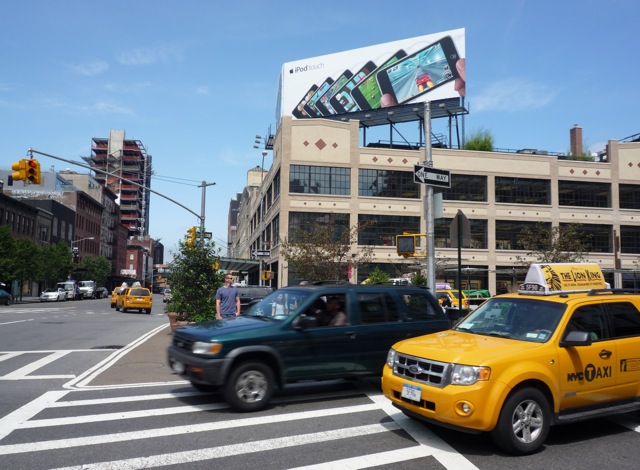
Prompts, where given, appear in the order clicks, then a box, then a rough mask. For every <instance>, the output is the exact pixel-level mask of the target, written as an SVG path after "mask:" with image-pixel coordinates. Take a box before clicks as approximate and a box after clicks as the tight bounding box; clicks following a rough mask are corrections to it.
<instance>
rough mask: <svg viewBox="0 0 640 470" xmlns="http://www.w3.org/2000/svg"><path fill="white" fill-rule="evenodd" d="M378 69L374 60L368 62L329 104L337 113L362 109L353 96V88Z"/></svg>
mask: <svg viewBox="0 0 640 470" xmlns="http://www.w3.org/2000/svg"><path fill="white" fill-rule="evenodd" d="M375 69H376V64H375V63H374V62H372V61H369V62H367V63H366V64H365V65H364V66H363V67H362V68H361V69H360V70H358V71H357V72H356V74H355V75H353V76H352V77H351V80H349V81H348V82H347V83H345V84H344V86H342V87H341V88H340V89H339V90H338V91H337V92H336V93H335V94H334V95H333V96H332V97H331V98H330V99H329V104H330V105H331V107H332V108H333V109H334V110H335V112H336V114H343V113H350V112H353V111H360V108H359V107H358V105H357V104H356V102H355V101H354V99H353V97H352V96H351V90H353V88H354V87H355V86H356V85H357V84H358V83H360V82H361V81H362V80H364V79H365V78H367V76H369V74H370V73H371V72H373V71H374V70H375Z"/></svg>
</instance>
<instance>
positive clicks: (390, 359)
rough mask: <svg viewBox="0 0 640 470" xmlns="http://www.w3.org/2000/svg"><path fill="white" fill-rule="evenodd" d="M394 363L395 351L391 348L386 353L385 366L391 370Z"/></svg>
mask: <svg viewBox="0 0 640 470" xmlns="http://www.w3.org/2000/svg"><path fill="white" fill-rule="evenodd" d="M395 362H396V351H395V350H394V349H393V348H391V349H389V352H388V353H387V365H388V366H389V367H390V368H392V369H393V365H394V364H395Z"/></svg>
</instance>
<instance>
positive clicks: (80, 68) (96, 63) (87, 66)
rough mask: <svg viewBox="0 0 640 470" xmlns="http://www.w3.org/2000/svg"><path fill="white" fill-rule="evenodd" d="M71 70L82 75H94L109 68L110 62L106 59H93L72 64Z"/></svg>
mask: <svg viewBox="0 0 640 470" xmlns="http://www.w3.org/2000/svg"><path fill="white" fill-rule="evenodd" d="M71 70H73V71H74V72H76V73H78V74H80V75H86V76H94V75H100V74H102V73H104V72H106V71H107V70H109V64H107V63H106V62H105V61H104V60H92V61H91V62H86V63H84V64H77V65H72V66H71Z"/></svg>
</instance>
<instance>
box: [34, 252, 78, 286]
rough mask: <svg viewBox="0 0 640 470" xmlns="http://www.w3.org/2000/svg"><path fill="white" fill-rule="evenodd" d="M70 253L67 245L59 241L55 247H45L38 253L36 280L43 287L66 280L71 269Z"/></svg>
mask: <svg viewBox="0 0 640 470" xmlns="http://www.w3.org/2000/svg"><path fill="white" fill-rule="evenodd" d="M71 260H72V253H71V250H70V249H69V247H68V246H67V244H66V243H65V242H64V241H63V240H60V241H59V242H58V243H57V244H56V245H53V246H45V247H43V248H42V250H41V251H40V259H39V261H38V265H39V269H38V279H39V280H41V281H43V282H44V285H45V287H52V286H54V285H55V284H56V283H57V282H60V281H63V280H65V279H67V277H68V275H69V273H70V272H71V267H72V263H71Z"/></svg>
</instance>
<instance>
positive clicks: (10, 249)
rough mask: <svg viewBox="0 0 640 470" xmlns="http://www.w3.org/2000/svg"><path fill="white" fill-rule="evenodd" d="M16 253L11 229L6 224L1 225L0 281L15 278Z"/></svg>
mask: <svg viewBox="0 0 640 470" xmlns="http://www.w3.org/2000/svg"><path fill="white" fill-rule="evenodd" d="M14 253H15V240H14V238H13V235H12V234H11V229H9V227H7V226H6V225H0V281H9V280H11V279H12V278H13V258H14Z"/></svg>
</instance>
